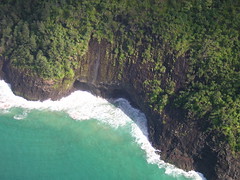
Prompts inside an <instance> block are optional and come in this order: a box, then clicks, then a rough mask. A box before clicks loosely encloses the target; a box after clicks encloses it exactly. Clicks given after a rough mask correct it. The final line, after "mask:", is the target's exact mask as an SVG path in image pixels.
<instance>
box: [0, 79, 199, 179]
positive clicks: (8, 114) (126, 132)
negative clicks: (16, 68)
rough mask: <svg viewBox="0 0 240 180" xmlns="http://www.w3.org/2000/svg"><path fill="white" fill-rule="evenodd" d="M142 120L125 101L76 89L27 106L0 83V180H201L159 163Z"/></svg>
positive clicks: (193, 175)
mask: <svg viewBox="0 0 240 180" xmlns="http://www.w3.org/2000/svg"><path fill="white" fill-rule="evenodd" d="M146 136H147V129H146V118H145V116H144V114H143V113H141V112H140V111H138V110H136V109H134V108H132V107H131V106H130V105H129V103H128V102H127V101H126V100H124V99H118V100H114V101H112V103H109V102H108V101H106V100H104V99H101V98H97V97H94V96H92V95H91V94H89V93H86V92H81V91H77V92H75V93H73V94H72V95H70V96H69V97H66V98H63V99H62V100H60V101H55V102H53V101H45V102H30V101H26V100H24V99H23V98H20V97H16V96H15V95H13V94H12V92H11V90H10V88H9V87H8V85H7V84H6V83H5V82H4V81H0V144H1V145H0V179H1V180H18V179H19V180H20V179H21V180H48V179H49V180H61V179H62V180H71V179H73V180H75V179H96V180H101V179H124V180H125V179H136V180H138V179H143V180H145V179H146V180H147V179H149V180H175V179H177V180H187V179H197V180H198V179H199V180H200V179H203V178H202V177H201V176H200V175H199V174H198V173H196V172H194V171H191V172H184V171H182V170H180V169H177V168H175V167H174V166H172V165H170V164H167V163H164V162H163V161H161V160H160V158H159V155H158V154H157V153H156V151H155V149H153V147H152V146H151V144H150V143H149V142H148V140H147V137H146Z"/></svg>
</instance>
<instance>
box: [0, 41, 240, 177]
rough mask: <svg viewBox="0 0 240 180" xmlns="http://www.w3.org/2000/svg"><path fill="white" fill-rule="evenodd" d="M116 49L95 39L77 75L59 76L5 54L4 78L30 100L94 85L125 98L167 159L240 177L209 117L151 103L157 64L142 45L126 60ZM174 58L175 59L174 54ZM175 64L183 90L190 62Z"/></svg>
mask: <svg viewBox="0 0 240 180" xmlns="http://www.w3.org/2000/svg"><path fill="white" fill-rule="evenodd" d="M112 49H113V45H111V44H110V43H108V42H107V41H106V40H102V41H101V42H99V41H97V40H94V39H92V40H91V41H90V42H89V48H88V51H87V53H86V54H85V55H84V56H83V57H79V61H80V66H79V68H77V69H76V70H75V71H76V72H75V74H76V76H75V77H74V78H73V79H64V80H62V81H53V80H46V79H42V78H39V77H37V76H32V75H29V74H28V72H25V71H22V70H19V69H16V68H13V67H12V66H11V64H10V63H9V61H8V60H5V59H4V58H3V57H2V58H1V60H0V69H1V71H0V77H1V78H4V79H5V80H7V81H8V82H9V83H10V84H11V85H12V90H13V92H14V93H15V94H17V95H20V96H23V97H25V98H27V99H30V100H44V99H48V98H52V99H59V98H60V97H62V96H64V95H67V94H69V93H70V92H72V91H73V90H75V89H83V90H88V91H90V92H92V93H93V94H96V95H100V96H103V97H105V98H115V97H125V98H127V99H128V100H129V101H130V102H131V103H132V104H133V105H134V106H135V107H137V108H139V109H141V110H142V111H143V112H144V113H145V114H146V116H147V119H148V129H149V134H150V136H149V139H150V141H151V142H152V144H153V146H154V147H156V148H157V149H159V150H161V158H162V159H163V160H165V161H166V162H170V163H172V164H174V165H176V166H177V167H179V168H182V169H185V170H192V169H194V170H196V171H199V172H201V173H203V174H204V176H205V177H207V179H210V180H213V179H219V180H220V179H221V180H222V179H229V180H230V179H236V180H237V179H238V177H240V158H239V155H238V154H235V155H233V154H232V153H231V150H230V148H229V146H228V145H227V144H224V143H223V144H219V142H221V141H219V140H220V139H221V138H222V137H219V136H216V135H215V133H214V131H211V130H209V131H206V128H207V127H208V122H205V121H204V120H202V121H197V120H195V119H186V118H184V116H183V112H182V110H179V109H177V108H176V107H174V106H172V105H171V104H172V103H171V102H170V103H169V105H168V106H167V107H166V108H165V109H164V110H163V112H162V113H161V114H159V113H158V112H156V111H154V110H153V108H151V105H150V103H149V97H148V95H147V94H148V88H147V87H146V86H144V84H143V82H144V81H145V80H147V79H150V78H151V77H153V76H154V72H153V71H151V64H145V63H142V59H141V58H142V56H141V50H140V49H138V51H139V53H138V54H137V55H136V56H132V57H129V58H128V59H127V60H126V61H125V62H124V64H121V62H120V61H119V60H118V59H116V58H115V56H114V55H113V53H112ZM168 58H169V60H168V61H169V62H170V61H171V57H168ZM181 58H183V59H184V57H181ZM175 63H176V64H177V66H175V67H176V68H175V69H174V70H173V73H172V76H173V78H174V80H175V82H176V84H177V85H176V88H178V89H180V88H181V87H182V86H184V82H185V80H186V77H185V76H186V69H187V68H186V66H187V64H186V62H185V61H184V60H182V59H181V61H180V59H179V60H176V61H175ZM166 67H167V70H166V72H168V66H166ZM162 77H163V82H164V76H162Z"/></svg>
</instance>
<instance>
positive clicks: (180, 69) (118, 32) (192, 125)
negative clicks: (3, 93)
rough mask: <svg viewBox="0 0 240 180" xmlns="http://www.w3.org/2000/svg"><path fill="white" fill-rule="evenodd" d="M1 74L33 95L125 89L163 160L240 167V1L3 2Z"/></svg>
mask: <svg viewBox="0 0 240 180" xmlns="http://www.w3.org/2000/svg"><path fill="white" fill-rule="evenodd" d="M0 5H1V11H0V12H1V16H0V20H1V21H0V22H1V26H0V27H1V28H0V35H1V46H0V54H1V59H0V68H1V69H2V71H1V73H0V76H1V77H3V78H4V79H6V80H7V81H8V82H9V83H10V84H11V85H12V89H13V91H14V92H15V93H16V94H18V95H21V96H24V97H25V98H28V99H31V100H38V99H40V100H44V99H48V98H52V99H58V98H60V97H62V96H64V95H66V94H68V93H70V92H71V91H73V90H74V89H78V88H80V89H86V90H89V91H91V92H92V93H94V94H97V95H101V96H103V97H107V98H108V97H118V96H121V97H122V96H123V97H126V98H128V99H129V100H130V101H131V102H132V103H133V105H135V106H137V107H138V108H140V109H141V110H142V111H143V112H144V113H145V114H146V115H147V117H148V126H149V132H150V137H149V138H150V140H151V142H152V143H153V145H154V146H155V147H156V148H157V149H160V150H161V157H162V159H164V160H166V161H167V162H171V163H173V164H175V165H176V166H178V167H180V168H183V169H186V170H190V169H195V170H197V171H200V172H202V173H203V174H204V175H205V176H206V177H207V178H208V179H231V178H232V179H237V178H238V177H239V172H240V165H239V163H240V159H239V150H240V149H239V148H240V142H239V141H240V139H239V134H240V128H239V124H240V119H239V114H240V112H239V109H240V108H239V103H240V95H239V88H240V73H239V70H240V64H239V62H240V61H239V49H240V43H239V42H240V41H239V37H240V36H239V29H238V27H239V25H240V21H239V20H240V18H238V17H239V13H240V11H239V9H240V5H239V2H238V1H232V0H226V1H215V2H212V1H191V0H189V1H181V2H176V1H174V0H172V1H171V0H169V1H163V2H159V1H147V0H146V1H143V2H142V3H139V2H138V1H133V0H132V1H116V2H115V1H111V2H110V1H108V0H104V1H94V2H89V1H81V2H76V1H48V2H45V3H44V2H39V1H34V0H29V1H21V0H18V1H11V2H10V1H9V2H8V1H3V2H2V3H1V4H0Z"/></svg>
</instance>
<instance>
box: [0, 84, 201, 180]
mask: <svg viewBox="0 0 240 180" xmlns="http://www.w3.org/2000/svg"><path fill="white" fill-rule="evenodd" d="M13 107H21V108H24V109H25V110H24V111H23V112H22V113H21V114H17V115H15V116H14V119H16V120H22V119H24V118H26V116H27V114H28V112H29V111H30V110H31V109H40V110H51V111H64V112H66V113H68V114H69V115H70V116H71V117H72V118H73V119H75V120H88V119H96V120H99V121H100V122H103V123H106V124H108V125H110V126H112V127H114V128H118V127H121V126H125V125H130V126H131V129H132V130H131V134H132V136H133V137H134V138H135V140H136V142H137V143H138V144H139V146H140V147H141V149H143V150H144V151H145V152H146V159H147V162H148V163H151V164H157V165H158V167H159V168H164V169H165V170H166V171H165V173H166V174H170V175H172V176H176V177H177V176H179V175H184V176H186V177H189V178H193V179H196V180H201V179H205V178H204V177H203V176H202V175H201V174H200V173H197V172H195V171H189V172H185V171H183V170H181V169H178V168H176V167H174V166H173V165H171V164H168V163H165V162H164V161H162V160H160V156H159V155H158V154H157V153H156V149H154V148H153V147H152V145H151V143H150V142H149V141H148V138H147V137H148V131H147V120H146V117H145V115H144V114H143V113H142V112H140V111H139V110H137V109H134V108H133V107H131V105H130V104H129V102H128V101H127V100H125V99H122V98H120V99H117V100H114V101H113V102H112V104H111V103H109V102H108V101H107V100H105V99H102V98H100V97H95V96H93V95H91V94H90V93H88V92H84V91H75V92H74V93H72V94H71V95H70V96H68V97H65V98H62V99H61V100H59V101H51V100H46V101H44V102H40V101H27V100H25V99H24V98H22V97H18V96H15V95H14V94H13V93H12V91H11V89H10V86H9V85H8V84H7V83H5V82H4V81H2V80H0V110H1V112H5V113H7V112H8V110H9V109H10V108H13Z"/></svg>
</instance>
